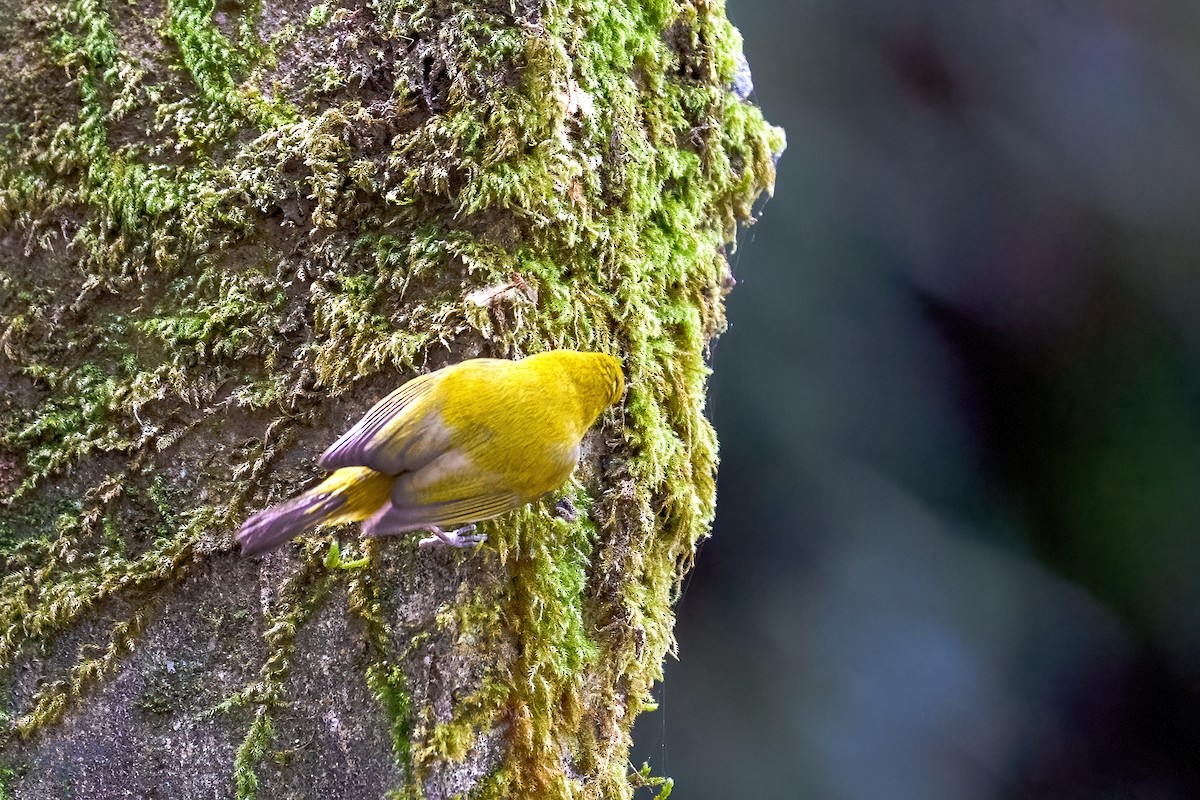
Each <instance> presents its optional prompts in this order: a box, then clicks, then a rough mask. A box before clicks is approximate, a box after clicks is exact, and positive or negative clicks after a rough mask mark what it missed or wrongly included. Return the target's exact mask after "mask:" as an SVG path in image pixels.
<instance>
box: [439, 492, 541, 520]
mask: <svg viewBox="0 0 1200 800" xmlns="http://www.w3.org/2000/svg"><path fill="white" fill-rule="evenodd" d="M520 505H521V498H520V497H518V496H517V495H515V494H512V493H506V492H505V493H498V494H484V495H476V496H474V497H464V498H463V499H462V500H452V501H450V502H447V503H437V504H435V505H434V506H433V507H432V508H431V509H430V510H431V512H432V513H435V514H436V515H437V520H436V521H437V522H439V523H440V524H441V525H443V526H445V527H454V526H458V525H466V524H468V523H471V522H482V521H483V520H485V519H491V518H492V517H498V516H500V515H501V514H503V513H505V512H506V511H511V510H513V509H514V508H516V507H517V506H520Z"/></svg>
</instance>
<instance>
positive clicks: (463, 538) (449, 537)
mask: <svg viewBox="0 0 1200 800" xmlns="http://www.w3.org/2000/svg"><path fill="white" fill-rule="evenodd" d="M473 530H475V526H474V525H463V526H462V527H461V528H456V529H454V530H452V531H444V530H442V529H441V528H439V527H438V526H436V525H430V526H429V528H428V531H429V532H430V533H432V534H433V536H430V537H428V538H426V539H422V540H421V541H420V542H418V543H417V545H418V546H419V547H474V546H475V545H477V544H479V543H480V542H482V541H484V540H485V539H487V534H484V533H474V534H473V533H471V531H473Z"/></svg>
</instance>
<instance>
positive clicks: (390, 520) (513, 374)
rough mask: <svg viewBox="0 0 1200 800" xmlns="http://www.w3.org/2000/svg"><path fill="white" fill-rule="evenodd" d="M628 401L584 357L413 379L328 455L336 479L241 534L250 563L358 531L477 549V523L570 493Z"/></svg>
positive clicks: (493, 363) (599, 365) (452, 369)
mask: <svg viewBox="0 0 1200 800" xmlns="http://www.w3.org/2000/svg"><path fill="white" fill-rule="evenodd" d="M624 391H625V380H624V377H623V376H622V374H621V363H620V362H619V361H618V360H617V359H615V358H613V357H612V356H609V355H605V354H603V353H582V352H578V351H575V350H551V351H550V352H546V353H538V354H537V355H532V356H529V357H527V358H523V359H521V360H519V361H505V360H502V359H494V358H474V359H469V360H467V361H463V362H462V363H459V364H454V365H451V366H448V367H443V368H442V369H439V370H436V371H434V372H431V373H429V374H428V375H421V376H419V377H417V378H414V379H413V380H411V381H409V382H408V383H406V384H404V385H403V386H401V387H400V388H399V389H397V390H396V391H394V392H392V393H391V394H389V395H388V396H387V397H385V398H383V399H382V400H380V401H379V402H378V403H376V404H375V405H374V406H373V407H372V408H371V410H370V411H368V412H367V413H366V415H365V416H364V417H363V418H362V419H361V420H359V421H358V423H357V424H355V425H354V427H352V428H351V429H350V430H348V431H346V433H344V434H342V436H341V438H339V439H338V440H337V441H336V442H334V443H333V445H332V446H331V447H330V448H329V449H328V450H326V451H325V453H324V454H323V455H322V456H321V460H320V464H321V466H322V467H324V468H326V469H328V470H333V474H332V475H330V476H329V477H328V478H326V479H325V480H324V481H323V482H321V483H320V484H318V485H316V486H314V487H313V488H312V489H309V490H308V491H306V492H304V493H303V494H301V495H298V496H297V497H294V498H292V499H291V500H288V501H287V502H285V503H281V504H280V505H277V506H272V507H271V508H267V509H265V510H263V511H260V512H258V513H257V514H255V515H254V516H252V517H250V518H249V519H247V520H246V521H245V522H244V523H243V524H242V527H241V529H240V530H239V531H238V533H237V541H238V543H239V544H241V546H242V555H255V554H258V553H266V552H269V551H271V550H274V549H275V548H277V547H279V546H280V545H282V544H283V543H284V542H286V541H288V540H289V539H291V538H292V537H294V536H298V535H299V534H301V533H303V532H304V531H306V530H309V529H311V528H316V527H319V526H323V525H336V524H340V523H344V522H356V521H360V520H362V521H365V524H364V525H363V533H364V534H365V535H367V536H391V535H394V534H399V533H407V532H409V531H417V530H427V531H429V532H430V533H432V534H433V536H432V537H430V538H428V539H422V540H421V546H422V547H424V546H429V545H437V544H446V545H450V546H453V547H466V546H469V545H473V544H478V543H479V542H481V541H483V538H484V537H482V536H479V535H468V534H469V533H470V532H471V531H472V530H474V528H475V525H474V523H476V522H481V521H483V520H485V519H492V518H493V517H498V516H500V515H501V514H503V513H505V512H506V511H511V510H512V509H514V508H519V507H521V506H523V505H525V504H526V503H529V502H532V501H533V500H536V499H537V498H538V497H540V496H542V495H543V494H545V493H546V492H549V491H551V490H553V489H557V488H558V487H559V486H561V485H562V484H563V483H565V482H566V480H567V478H569V477H570V476H571V472H572V471H573V470H574V469H575V462H576V461H577V460H578V458H579V445H580V442H581V441H582V440H583V435H584V434H585V433H586V432H587V429H588V428H589V427H591V425H592V423H593V422H595V421H596V418H597V417H599V416H600V413H601V412H602V411H604V409H606V408H608V407H609V406H610V405H612V404H613V403H615V402H617V401H618V400H619V399H620V398H621V395H622V394H623V393H624Z"/></svg>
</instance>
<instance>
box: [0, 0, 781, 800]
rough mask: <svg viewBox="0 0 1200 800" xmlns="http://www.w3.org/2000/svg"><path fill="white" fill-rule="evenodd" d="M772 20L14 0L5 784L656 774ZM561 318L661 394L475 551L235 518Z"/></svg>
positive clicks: (494, 527)
mask: <svg viewBox="0 0 1200 800" xmlns="http://www.w3.org/2000/svg"><path fill="white" fill-rule="evenodd" d="M739 50H740V42H739V40H738V37H737V34H736V32H735V31H734V30H733V28H731V27H730V25H729V23H728V22H727V21H726V19H725V17H724V12H723V10H722V8H721V6H720V4H719V3H713V2H708V0H683V1H682V2H678V3H676V2H670V1H669V0H667V1H665V2H664V1H655V0H647V2H640V3H639V2H636V1H635V0H576V1H575V2H553V0H541V2H539V1H538V0H497V1H496V2H443V1H442V0H376V1H375V2H372V3H362V4H356V3H352V2H349V0H344V1H343V2H332V1H331V2H319V3H316V4H313V3H312V2H310V0H300V1H298V2H292V0H219V2H218V1H217V0H0V566H2V569H3V577H2V583H0V689H2V692H0V699H2V702H0V715H2V716H0V725H2V727H3V730H4V733H3V734H2V736H3V738H2V740H0V742H2V747H3V750H2V752H0V798H4V797H15V798H18V800H24V799H25V798H70V797H78V798H105V799H107V798H116V797H144V798H150V797H180V798H226V797H238V798H250V797H256V796H257V797H262V798H285V797H287V798H340V799H342V800H345V799H350V798H379V797H384V796H387V797H397V798H416V797H425V798H430V799H431V800H433V799H434V798H449V797H455V796H466V797H481V798H482V797H512V798H558V797H597V798H598V797H605V798H624V797H629V796H630V795H631V793H632V790H633V787H634V786H636V785H638V784H639V783H644V782H646V781H647V780H650V781H651V782H652V780H653V779H649V778H648V776H646V775H639V774H630V772H629V768H628V764H627V757H628V750H629V731H630V727H631V726H632V724H633V721H634V718H635V717H636V716H637V714H638V713H639V712H640V711H642V710H643V709H645V708H646V707H647V705H648V704H649V703H650V700H649V691H650V688H651V685H652V683H653V682H654V681H655V680H656V679H658V678H659V677H660V674H661V663H662V660H663V658H664V656H665V655H666V654H667V652H668V651H669V649H670V648H671V627H672V614H671V605H670V604H671V601H672V598H673V594H674V592H675V590H676V587H677V586H678V584H679V580H680V578H681V576H682V575H683V573H684V572H685V571H686V570H687V568H688V567H689V565H690V562H691V559H692V555H693V550H694V546H695V544H696V542H697V540H698V539H699V538H700V537H702V536H704V535H705V533H706V530H707V526H708V524H709V521H710V519H711V517H712V513H713V501H714V498H713V476H714V469H715V466H716V442H715V438H714V435H713V431H712V430H711V428H710V426H709V425H708V423H707V421H706V420H705V418H704V415H703V407H704V392H705V377H706V367H705V362H704V355H705V348H706V346H707V345H708V343H709V341H710V340H711V338H712V337H713V336H714V335H715V334H716V333H717V332H718V331H720V329H721V327H722V324H723V314H722V303H723V296H724V294H725V292H726V290H727V287H728V285H729V283H730V282H729V280H728V277H727V276H728V270H727V267H726V261H725V255H724V248H725V247H726V246H727V245H728V243H729V242H730V241H731V239H732V237H733V235H734V233H735V227H736V224H737V222H738V221H739V220H747V219H748V218H749V216H750V210H751V204H752V203H753V202H754V201H755V199H756V198H757V197H758V196H759V195H760V194H761V193H762V192H763V191H764V190H768V189H769V188H770V187H771V183H772V179H773V168H772V158H773V154H776V153H778V151H779V150H780V149H781V148H782V136H781V134H780V133H779V132H778V131H777V130H775V129H772V128H770V127H769V126H767V125H766V124H765V123H764V122H763V120H762V118H761V116H760V114H759V112H758V111H757V109H755V108H754V107H753V106H752V105H750V104H749V103H747V102H746V101H745V99H744V94H745V81H746V77H745V76H744V75H742V74H740V70H739V68H738V65H739V64H741V63H744V62H741V61H740V54H739ZM553 347H573V348H580V349H594V350H604V351H609V352H613V353H615V354H618V355H619V356H620V357H621V358H622V359H623V361H624V364H625V371H626V375H627V378H628V382H629V390H628V393H627V395H626V398H625V400H624V403H623V406H622V407H620V408H619V409H618V410H616V411H615V412H609V413H608V414H607V415H606V416H605V417H604V418H603V420H602V424H601V425H599V426H598V427H597V429H596V430H595V431H593V433H592V434H591V435H590V436H589V439H588V440H587V442H586V445H585V450H586V455H585V457H584V459H583V460H582V463H581V465H580V468H579V470H577V472H576V476H575V479H574V481H573V482H572V483H571V484H570V485H569V486H567V487H566V488H564V489H563V490H562V491H561V492H560V493H559V494H558V496H556V497H550V498H547V499H546V500H544V501H542V502H540V503H538V504H535V505H534V506H532V507H530V508H527V509H525V510H523V511H520V512H517V513H514V514H511V515H509V516H506V517H503V518H501V519H499V520H496V521H494V522H492V523H488V524H486V525H484V526H483V529H484V531H485V532H486V533H487V534H488V541H487V543H486V544H485V545H484V546H483V547H482V548H480V549H479V550H478V551H473V552H472V551H468V552H460V551H452V550H442V551H422V550H418V549H417V548H416V547H415V546H414V540H413V539H403V538H397V539H388V540H383V541H371V542H362V541H360V540H359V538H358V536H357V531H356V530H354V529H350V528H346V529H341V530H338V531H335V532H334V534H333V535H332V536H330V535H312V536H307V537H302V539H301V540H299V541H298V542H296V543H294V544H292V545H290V546H289V547H287V548H285V549H284V550H283V551H281V552H278V553H275V554H272V555H270V556H268V557H266V558H265V559H262V560H252V559H242V558H240V557H239V556H238V555H237V554H236V553H235V552H234V549H233V543H232V534H233V532H234V531H235V530H236V528H237V526H238V524H239V523H240V521H241V520H242V519H243V518H244V516H245V515H246V514H247V513H249V512H252V511H254V510H256V509H258V508H261V507H263V506H264V505H266V504H267V503H270V502H275V501H278V500H280V499H282V498H284V497H285V496H287V495H289V494H290V493H292V492H294V491H295V490H297V489H298V488H300V487H302V486H304V485H305V484H307V483H309V482H311V481H312V480H313V479H314V478H315V477H317V476H318V474H319V473H320V470H319V469H318V468H317V467H316V465H315V462H314V458H315V456H316V454H318V453H320V452H321V451H322V449H323V448H324V447H325V446H326V445H327V444H328V443H329V442H330V441H332V439H333V438H334V437H335V436H336V435H337V434H338V433H340V432H341V431H342V430H344V429H345V428H346V427H347V426H348V425H349V424H350V423H351V422H352V421H353V420H355V419H356V418H357V417H358V415H359V414H361V413H362V412H363V411H364V410H365V409H366V408H367V407H368V406H369V405H370V404H371V403H372V402H373V401H374V400H376V399H378V398H379V397H380V396H381V395H382V394H384V393H385V392H387V391H389V390H390V389H392V388H394V387H395V386H397V385H398V384H400V383H401V382H403V381H405V380H407V379H409V378H411V377H412V376H413V375H415V374H417V373H418V372H421V371H423V370H428V369H432V368H435V367H438V366H441V365H443V364H446V363H450V362H453V361H457V360H460V359H463V358H467V357H472V356H479V355H488V356H497V357H516V356H520V355H523V354H528V353H531V352H535V351H538V350H542V349H546V348H553ZM572 506H573V508H572ZM335 540H336V541H338V542H340V554H339V553H338V550H337V549H336V548H331V545H332V544H333V542H334V541H335ZM364 557H365V558H364ZM355 561H359V562H360V563H357V564H356V563H354V562H355Z"/></svg>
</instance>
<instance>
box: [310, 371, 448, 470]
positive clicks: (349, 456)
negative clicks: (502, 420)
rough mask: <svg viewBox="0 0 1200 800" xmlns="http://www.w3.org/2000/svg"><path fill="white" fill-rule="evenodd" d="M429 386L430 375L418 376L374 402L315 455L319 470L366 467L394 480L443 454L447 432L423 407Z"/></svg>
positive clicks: (434, 382) (434, 414)
mask: <svg viewBox="0 0 1200 800" xmlns="http://www.w3.org/2000/svg"><path fill="white" fill-rule="evenodd" d="M435 386H437V378H436V376H435V375H434V374H432V373H431V374H429V375H420V376H418V377H416V378H413V379H412V380H411V381H409V382H408V383H406V384H404V385H403V386H401V387H400V388H399V389H397V390H396V391H394V392H392V393H391V394H389V395H388V396H387V397H385V398H383V399H382V400H380V401H379V402H378V403H376V404H375V405H374V406H372V407H371V410H370V411H368V412H367V413H366V414H365V415H364V416H363V418H362V419H360V420H359V421H358V422H357V423H355V424H354V427H352V428H351V429H350V430H348V431H346V432H345V433H343V434H342V435H341V436H340V437H339V438H338V440H337V441H336V442H334V443H333V444H332V445H330V447H329V449H328V450H326V451H325V452H324V453H323V454H322V455H321V459H320V462H319V463H320V464H321V466H322V467H324V468H325V469H328V470H335V469H340V468H342V467H370V468H371V469H374V470H378V471H379V472H383V473H386V474H388V475H398V474H399V473H401V472H404V471H407V470H413V469H417V468H419V467H420V466H422V465H423V464H425V463H428V462H429V461H430V460H432V459H434V458H436V457H437V456H438V455H440V454H441V453H443V452H445V450H446V448H447V447H449V445H450V432H449V430H448V429H447V428H446V426H445V425H444V423H443V422H442V421H441V416H440V414H439V413H438V412H437V410H436V409H434V408H431V404H430V403H429V402H427V398H429V395H430V392H431V391H432V390H433V388H434V387H435ZM422 401H425V402H422Z"/></svg>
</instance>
